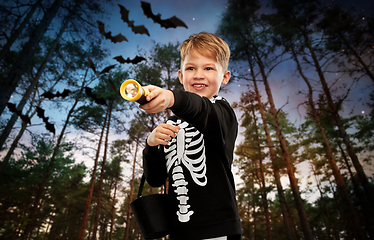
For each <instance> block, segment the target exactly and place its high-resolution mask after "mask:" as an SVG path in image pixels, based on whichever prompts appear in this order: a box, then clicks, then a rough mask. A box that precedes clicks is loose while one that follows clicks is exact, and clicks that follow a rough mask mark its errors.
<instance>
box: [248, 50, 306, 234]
mask: <svg viewBox="0 0 374 240" xmlns="http://www.w3.org/2000/svg"><path fill="white" fill-rule="evenodd" d="M255 55H256V58H257V63H258V66H259V68H260V72H261V76H262V78H263V81H264V85H265V90H266V94H267V96H268V100H269V104H270V112H271V114H272V116H273V119H274V124H275V129H276V133H277V136H278V139H279V143H280V147H281V149H282V155H283V158H284V160H285V162H286V166H287V173H288V177H289V179H290V186H291V189H292V194H293V197H294V200H295V204H296V208H297V212H298V214H299V218H300V223H301V227H302V231H303V233H304V237H305V239H307V240H313V234H312V232H311V230H310V226H309V222H308V218H307V216H306V212H305V209H304V204H303V200H302V199H301V196H300V192H299V187H298V185H297V179H296V177H295V173H294V167H293V165H292V161H291V158H290V155H289V153H288V147H287V143H286V140H285V139H284V136H283V132H282V128H281V126H280V124H279V119H278V112H277V110H276V108H275V105H274V100H273V94H272V92H271V89H270V85H269V82H268V79H267V76H266V74H265V67H264V64H263V63H262V61H261V57H260V56H259V54H258V52H257V51H255Z"/></svg>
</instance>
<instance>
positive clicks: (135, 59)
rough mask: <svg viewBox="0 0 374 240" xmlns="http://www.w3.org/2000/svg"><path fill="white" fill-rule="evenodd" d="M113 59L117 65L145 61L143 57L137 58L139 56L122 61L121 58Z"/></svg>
mask: <svg viewBox="0 0 374 240" xmlns="http://www.w3.org/2000/svg"><path fill="white" fill-rule="evenodd" d="M113 59H115V60H117V62H119V63H132V64H138V63H140V62H141V61H144V60H147V59H145V58H144V57H139V56H136V57H135V58H133V59H130V58H126V59H124V58H123V57H122V56H117V57H114V58H113Z"/></svg>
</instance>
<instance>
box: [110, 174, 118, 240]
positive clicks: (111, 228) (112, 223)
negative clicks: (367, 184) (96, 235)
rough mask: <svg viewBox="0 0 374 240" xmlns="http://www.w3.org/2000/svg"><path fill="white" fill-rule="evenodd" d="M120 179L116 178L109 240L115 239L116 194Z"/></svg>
mask: <svg viewBox="0 0 374 240" xmlns="http://www.w3.org/2000/svg"><path fill="white" fill-rule="evenodd" d="M118 178H119V176H117V177H116V182H115V184H114V193H113V202H112V214H111V221H110V235H109V240H112V239H113V226H114V214H115V209H116V208H115V205H116V194H117V184H118Z"/></svg>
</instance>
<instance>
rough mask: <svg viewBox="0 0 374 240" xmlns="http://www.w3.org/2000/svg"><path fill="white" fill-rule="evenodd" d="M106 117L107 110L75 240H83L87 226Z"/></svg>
mask: <svg viewBox="0 0 374 240" xmlns="http://www.w3.org/2000/svg"><path fill="white" fill-rule="evenodd" d="M108 115H109V108H108V110H107V113H106V116H105V120H104V124H103V128H102V130H101V134H100V138H99V142H98V144H97V150H96V157H95V164H94V168H93V170H92V176H91V182H90V187H89V190H88V196H87V200H86V205H85V208H84V213H83V219H82V223H81V226H80V228H79V233H78V238H77V239H78V240H83V239H84V235H85V232H86V225H87V219H88V213H89V211H90V206H91V199H92V194H93V190H94V186H95V181H96V169H97V163H98V161H99V157H100V149H101V145H102V144H101V143H102V140H103V136H104V132H105V128H106V124H107V119H108Z"/></svg>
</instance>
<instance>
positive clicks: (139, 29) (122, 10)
mask: <svg viewBox="0 0 374 240" xmlns="http://www.w3.org/2000/svg"><path fill="white" fill-rule="evenodd" d="M118 6H119V8H120V13H121V19H122V20H123V22H125V23H127V26H128V27H129V28H131V30H132V31H133V32H134V33H139V34H147V35H148V36H150V35H149V32H148V29H147V28H145V27H144V25H140V26H134V21H130V20H129V12H130V11H129V10H127V9H126V8H125V7H124V6H122V5H120V4H118Z"/></svg>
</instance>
